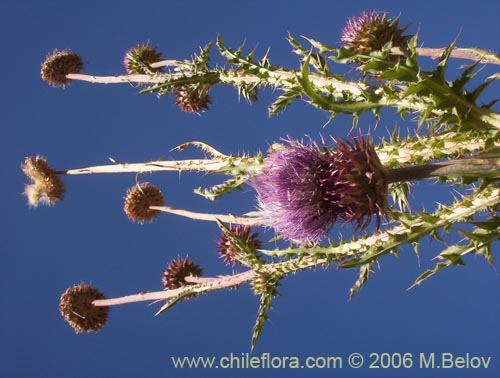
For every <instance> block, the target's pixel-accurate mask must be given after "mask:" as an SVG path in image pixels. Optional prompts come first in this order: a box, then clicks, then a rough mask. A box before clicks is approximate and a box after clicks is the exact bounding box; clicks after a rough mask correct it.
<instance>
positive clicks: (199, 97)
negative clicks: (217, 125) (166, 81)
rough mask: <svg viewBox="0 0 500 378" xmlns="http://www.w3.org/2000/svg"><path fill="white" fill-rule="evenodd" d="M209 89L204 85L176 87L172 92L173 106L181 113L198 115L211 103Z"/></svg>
mask: <svg viewBox="0 0 500 378" xmlns="http://www.w3.org/2000/svg"><path fill="white" fill-rule="evenodd" d="M209 89H210V86H209V85H206V84H192V85H185V86H182V87H178V88H176V89H175V91H174V95H175V98H176V101H175V104H176V105H178V106H179V107H180V108H181V110H182V111H183V112H186V113H194V114H199V113H200V112H202V111H204V110H208V107H209V105H210V104H211V103H212V98H211V97H210V95H209V94H208V91H209Z"/></svg>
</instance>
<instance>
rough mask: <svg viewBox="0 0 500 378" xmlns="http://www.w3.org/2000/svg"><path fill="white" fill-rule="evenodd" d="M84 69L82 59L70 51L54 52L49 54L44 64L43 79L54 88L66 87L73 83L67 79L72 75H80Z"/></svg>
mask: <svg viewBox="0 0 500 378" xmlns="http://www.w3.org/2000/svg"><path fill="white" fill-rule="evenodd" d="M82 69H83V60H82V58H81V57H80V56H79V55H77V54H75V53H74V52H72V51H71V50H69V49H65V50H62V51H57V50H54V51H53V52H52V54H47V56H46V57H45V61H44V62H43V63H42V71H41V75H42V79H43V80H45V81H46V82H48V83H49V84H50V85H52V86H53V87H64V86H66V84H69V83H70V82H71V80H70V79H68V78H67V77H66V75H67V74H70V73H80V71H81V70H82Z"/></svg>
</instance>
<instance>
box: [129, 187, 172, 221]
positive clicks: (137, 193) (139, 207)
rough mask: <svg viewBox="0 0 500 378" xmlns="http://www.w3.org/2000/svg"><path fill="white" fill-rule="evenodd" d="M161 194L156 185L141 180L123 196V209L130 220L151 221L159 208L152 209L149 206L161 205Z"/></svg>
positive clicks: (162, 201) (163, 203)
mask: <svg viewBox="0 0 500 378" xmlns="http://www.w3.org/2000/svg"><path fill="white" fill-rule="evenodd" d="M163 205H165V202H164V200H163V194H162V193H161V191H160V189H158V188H157V187H156V186H154V185H152V184H149V183H147V182H143V183H141V184H137V185H134V186H133V187H131V188H129V190H128V191H127V195H126V196H125V206H124V208H123V210H124V211H125V213H126V214H127V216H128V217H129V219H130V220H131V221H134V222H137V223H144V222H145V221H150V222H151V221H152V220H153V218H155V217H156V216H158V215H159V214H160V211H159V210H152V209H150V208H149V207H150V206H163Z"/></svg>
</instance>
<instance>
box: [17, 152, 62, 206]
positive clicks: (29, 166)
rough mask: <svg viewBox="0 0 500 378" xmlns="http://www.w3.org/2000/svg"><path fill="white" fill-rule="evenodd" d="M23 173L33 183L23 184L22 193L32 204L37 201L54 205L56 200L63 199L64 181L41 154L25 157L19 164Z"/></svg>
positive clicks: (35, 203)
mask: <svg viewBox="0 0 500 378" xmlns="http://www.w3.org/2000/svg"><path fill="white" fill-rule="evenodd" d="M21 169H22V170H23V172H24V174H25V175H26V176H28V177H29V178H30V179H31V180H32V181H33V183H32V184H30V185H26V186H25V190H24V194H25V195H26V196H27V197H28V202H29V204H30V205H32V206H38V204H39V203H42V204H47V205H50V206H54V205H55V203H56V201H57V200H63V199H64V192H65V191H66V188H65V186H64V182H63V181H62V180H61V178H60V177H59V176H58V175H57V173H56V171H55V170H54V169H52V168H51V167H50V165H49V164H48V163H47V160H46V159H45V158H43V157H41V156H36V157H32V156H30V157H27V158H26V159H25V160H24V163H23V164H22V165H21Z"/></svg>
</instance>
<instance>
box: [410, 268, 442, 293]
mask: <svg viewBox="0 0 500 378" xmlns="http://www.w3.org/2000/svg"><path fill="white" fill-rule="evenodd" d="M450 265H451V262H449V261H446V262H440V263H437V264H436V266H435V267H434V268H433V269H428V270H426V271H425V272H424V273H422V274H421V275H420V276H418V277H417V279H416V280H415V282H414V283H413V285H411V286H410V287H409V288H408V289H407V290H411V289H413V288H414V287H415V286H418V285H420V284H421V283H422V282H424V281H425V280H426V279H428V278H430V277H432V276H433V275H435V274H436V273H438V272H439V271H441V270H442V269H444V268H446V267H447V266H450Z"/></svg>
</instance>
